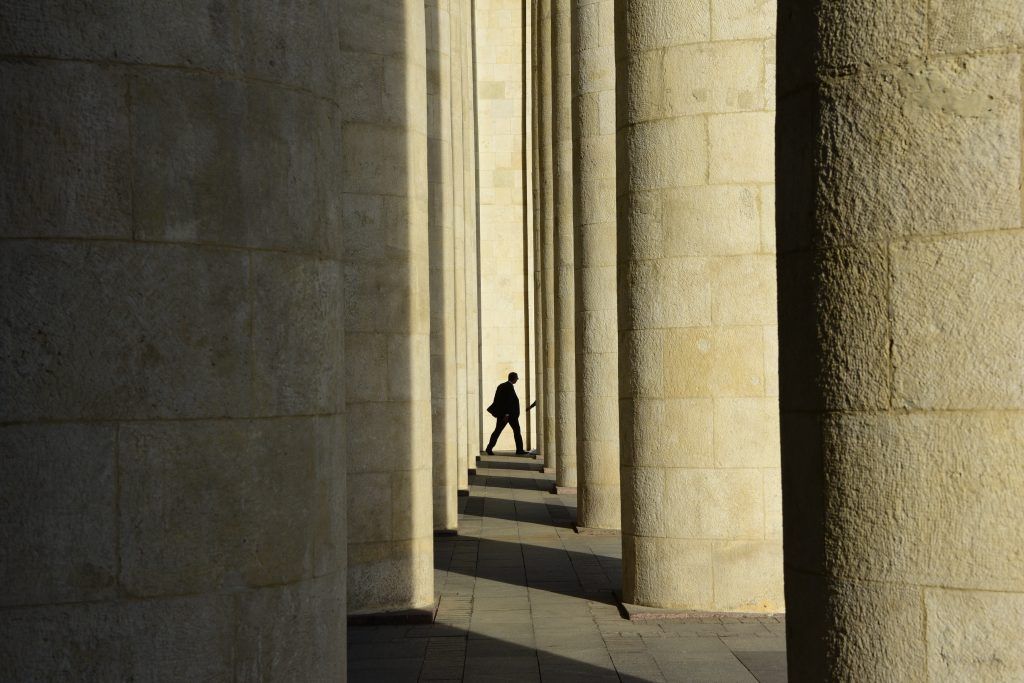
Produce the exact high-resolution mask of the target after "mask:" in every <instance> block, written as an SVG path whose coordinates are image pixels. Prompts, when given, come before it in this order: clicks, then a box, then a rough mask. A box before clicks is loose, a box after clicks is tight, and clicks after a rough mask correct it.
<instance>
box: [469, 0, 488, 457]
mask: <svg viewBox="0 0 1024 683" xmlns="http://www.w3.org/2000/svg"><path fill="white" fill-rule="evenodd" d="M475 5H476V3H475V0H463V17H462V26H463V44H464V46H465V51H464V52H463V55H464V57H463V62H462V66H463V74H464V77H463V81H462V82H463V84H464V85H465V87H464V88H463V98H464V99H463V103H464V104H463V117H464V120H465V122H466V125H465V128H464V129H463V147H462V149H463V153H464V155H465V156H464V158H465V162H466V163H465V166H464V171H465V179H464V180H465V188H466V195H465V202H466V349H467V370H466V384H467V387H468V396H467V403H468V404H469V410H468V417H469V469H470V470H471V471H474V472H475V471H476V456H477V455H479V453H480V451H481V449H482V448H483V444H484V439H485V437H484V435H483V434H482V433H481V419H480V418H481V414H482V412H483V405H482V404H481V396H480V391H481V389H480V243H479V235H480V224H479V220H478V216H479V212H478V211H477V208H478V202H479V191H478V186H477V163H476V162H477V135H476V118H477V108H476V66H475V64H476V36H475V31H476V28H475V24H476V22H475V19H474V14H475ZM486 398H488V399H489V398H490V397H486ZM489 402H490V401H489V400H488V403H489Z"/></svg>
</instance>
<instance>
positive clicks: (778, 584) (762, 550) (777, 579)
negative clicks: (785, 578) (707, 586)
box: [713, 470, 785, 612]
mask: <svg viewBox="0 0 1024 683" xmlns="http://www.w3.org/2000/svg"><path fill="white" fill-rule="evenodd" d="M776 471H778V470H776ZM713 552H714V556H715V557H716V562H715V567H714V574H715V604H716V605H719V606H721V607H722V608H724V609H728V610H729V611H735V612H782V611H784V610H785V600H784V597H783V595H782V546H781V544H779V543H778V542H777V541H768V542H764V541H719V542H718V543H716V544H715V546H714V551H713Z"/></svg>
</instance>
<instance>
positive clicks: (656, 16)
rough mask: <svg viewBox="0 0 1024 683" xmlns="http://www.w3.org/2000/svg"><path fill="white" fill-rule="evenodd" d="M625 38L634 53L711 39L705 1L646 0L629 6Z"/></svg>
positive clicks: (708, 5) (707, 6) (708, 4)
mask: <svg viewBox="0 0 1024 683" xmlns="http://www.w3.org/2000/svg"><path fill="white" fill-rule="evenodd" d="M627 16H628V20H627V22H626V40H627V41H628V43H629V45H630V49H631V50H633V51H635V52H646V51H648V50H655V49H657V48H661V47H667V46H669V45H685V44H686V43H699V42H704V41H707V40H709V39H710V37H711V35H710V27H711V16H710V3H708V2H707V1H706V0H647V1H642V2H632V3H630V5H629V12H628V15H627Z"/></svg>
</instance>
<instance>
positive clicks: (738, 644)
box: [348, 455, 786, 683]
mask: <svg viewBox="0 0 1024 683" xmlns="http://www.w3.org/2000/svg"><path fill="white" fill-rule="evenodd" d="M553 483H554V477H553V476H552V475H550V474H543V473H541V472H539V471H537V466H536V462H535V461H533V460H532V458H528V457H515V456H511V455H495V456H484V457H483V458H482V459H481V460H480V463H479V467H478V470H477V474H475V475H473V476H472V477H471V478H470V492H469V495H468V496H465V497H462V498H460V499H459V511H460V512H459V535H458V536H442V537H438V538H437V539H435V544H434V547H435V565H436V567H435V592H436V594H437V612H436V617H435V621H434V623H433V624H399V625H368V626H350V627H349V645H348V647H349V670H348V674H349V680H350V681H356V682H358V681H373V682H374V683H377V682H380V681H395V682H396V683H401V682H403V681H517V682H518V681H524V682H528V681H553V682H557V683H562V682H566V681H587V682H588V683H589V682H593V681H636V682H638V683H639V682H648V683H654V682H669V681H742V682H743V683H750V682H751V681H759V682H760V683H781V682H783V681H785V680H786V651H785V617H784V616H782V615H779V616H777V617H774V616H772V617H766V616H764V615H751V616H749V617H742V616H736V615H709V614H706V613H705V614H695V615H689V616H688V618H686V619H684V620H682V621H664V620H656V621H641V622H635V621H633V622H631V621H629V620H628V619H625V618H623V615H622V613H621V611H620V607H619V605H618V603H617V602H616V599H615V594H614V591H616V590H618V589H619V587H620V585H621V580H622V578H621V577H622V568H621V565H622V561H621V543H620V539H619V537H618V535H613V536H609V535H603V534H602V535H581V534H577V533H576V532H575V531H574V530H573V524H574V523H575V519H576V499H575V496H573V495H569V494H563V495H554V494H552V493H550V490H551V488H552V485H553Z"/></svg>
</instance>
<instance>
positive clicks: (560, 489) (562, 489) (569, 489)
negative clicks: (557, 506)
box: [551, 486, 576, 496]
mask: <svg viewBox="0 0 1024 683" xmlns="http://www.w3.org/2000/svg"><path fill="white" fill-rule="evenodd" d="M551 493H553V494H555V495H556V496H560V495H562V494H563V493H564V494H569V493H576V487H575V486H552V487H551Z"/></svg>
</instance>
